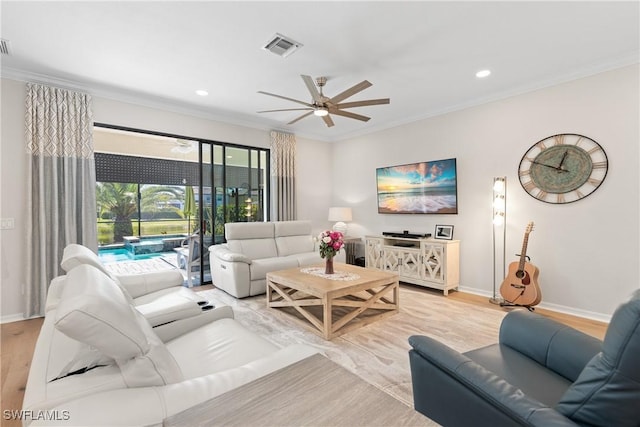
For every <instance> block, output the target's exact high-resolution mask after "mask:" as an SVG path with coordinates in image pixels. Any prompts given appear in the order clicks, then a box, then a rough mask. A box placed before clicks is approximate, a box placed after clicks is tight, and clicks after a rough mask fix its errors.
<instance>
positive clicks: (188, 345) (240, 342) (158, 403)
mask: <svg viewBox="0 0 640 427" xmlns="http://www.w3.org/2000/svg"><path fill="white" fill-rule="evenodd" d="M56 280H57V283H58V286H57V289H58V292H57V293H56V294H55V295H53V294H52V295H51V298H56V301H55V302H51V303H50V304H47V306H48V307H49V310H48V312H47V313H46V316H45V319H44V323H43V325H42V329H41V331H40V335H39V337H38V340H37V343H36V347H35V351H34V355H33V359H32V362H31V368H30V372H29V378H28V381H27V388H26V391H25V396H24V403H23V410H24V411H23V413H25V414H32V415H31V416H32V417H33V418H35V419H31V418H27V419H25V420H24V421H23V423H24V426H34V427H35V426H42V425H47V426H50V425H64V426H71V425H73V426H93V425H101V426H124V425H126V426H155V425H161V423H162V421H163V419H164V418H165V417H167V416H170V415H173V414H176V413H179V412H181V411H184V410H186V409H188V408H190V407H192V406H194V405H197V404H199V403H201V402H204V401H206V400H208V399H211V398H212V397H215V396H217V395H220V394H222V393H225V392H227V391H229V390H232V389H234V388H236V387H239V386H241V385H243V384H246V383H248V382H250V381H253V380H255V379H257V378H259V377H262V376H264V375H266V374H268V373H271V372H273V371H276V370H278V369H280V368H283V367H285V366H288V365H290V364H292V363H295V362H297V361H299V360H302V359H304V358H306V357H309V356H311V355H313V354H315V353H316V352H317V351H316V349H314V348H313V347H310V346H306V345H299V344H295V345H292V346H289V347H286V348H280V347H278V346H277V345H275V344H273V343H271V342H269V341H267V340H265V339H264V338H262V337H260V336H259V335H257V334H255V333H253V332H252V331H250V330H248V329H246V328H244V327H243V326H242V325H241V324H240V323H238V322H237V321H235V320H234V319H233V312H232V310H231V309H230V307H216V308H215V309H213V310H212V311H211V312H212V313H214V314H215V319H213V321H212V319H211V318H204V317H197V318H196V319H199V322H201V324H199V325H198V324H194V323H193V322H192V323H189V324H186V323H182V324H179V326H180V327H179V328H174V329H172V330H169V331H167V330H165V333H164V336H163V337H160V336H159V335H158V334H157V333H156V329H157V328H153V327H152V326H151V324H150V323H149V322H148V321H147V319H146V318H145V317H144V316H143V315H142V314H141V313H140V312H139V311H138V310H136V309H135V308H134V305H133V303H132V302H131V301H130V300H129V299H128V298H127V296H125V294H124V293H123V291H122V289H121V288H120V287H119V286H118V284H117V283H116V282H115V281H114V280H113V279H112V278H110V277H109V276H107V275H106V274H104V273H103V272H101V271H100V270H98V269H97V268H96V267H94V266H91V265H87V264H84V265H78V266H75V267H73V268H71V269H70V271H69V272H68V273H67V275H66V276H62V277H60V278H58V279H56ZM214 422H215V420H212V423H214Z"/></svg>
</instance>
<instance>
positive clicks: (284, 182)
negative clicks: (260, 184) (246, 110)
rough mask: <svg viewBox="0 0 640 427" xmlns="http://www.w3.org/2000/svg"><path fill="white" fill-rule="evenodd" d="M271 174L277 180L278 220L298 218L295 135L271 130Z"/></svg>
mask: <svg viewBox="0 0 640 427" xmlns="http://www.w3.org/2000/svg"><path fill="white" fill-rule="evenodd" d="M271 175H272V176H273V177H274V180H275V190H276V221H290V220H295V219H297V210H296V136H295V135H292V134H288V133H281V132H276V131H271Z"/></svg>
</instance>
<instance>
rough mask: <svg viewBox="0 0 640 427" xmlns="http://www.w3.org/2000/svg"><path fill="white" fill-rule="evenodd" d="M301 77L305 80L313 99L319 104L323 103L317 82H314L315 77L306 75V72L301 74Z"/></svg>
mask: <svg viewBox="0 0 640 427" xmlns="http://www.w3.org/2000/svg"><path fill="white" fill-rule="evenodd" d="M300 77H302V80H304V84H305V85H307V89H309V93H310V94H311V98H313V100H314V101H316V102H317V103H318V104H322V97H321V96H320V92H318V89H316V84H315V83H314V82H313V79H312V78H311V77H310V76H305V75H304V74H301V75H300Z"/></svg>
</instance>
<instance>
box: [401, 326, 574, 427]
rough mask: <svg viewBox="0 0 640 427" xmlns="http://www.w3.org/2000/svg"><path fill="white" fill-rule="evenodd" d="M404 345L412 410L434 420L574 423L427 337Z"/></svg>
mask: <svg viewBox="0 0 640 427" xmlns="http://www.w3.org/2000/svg"><path fill="white" fill-rule="evenodd" d="M409 344H411V346H412V347H413V349H412V350H410V351H409V361H410V364H411V379H412V385H413V400H414V406H415V409H416V410H417V411H419V412H421V413H423V414H424V415H426V416H427V417H429V418H431V419H433V420H434V421H436V422H437V423H439V424H443V425H474V426H496V425H540V426H548V425H550V424H548V423H547V420H549V419H553V420H554V424H553V425H558V426H563V425H567V426H575V425H576V424H575V423H573V422H572V421H571V420H569V419H567V418H565V417H564V416H562V415H561V414H559V413H557V412H556V411H555V410H553V409H552V408H549V407H547V406H546V405H544V404H542V403H540V402H539V401H537V400H535V399H532V398H530V397H527V396H526V395H525V394H524V393H523V392H522V391H521V390H520V389H518V388H516V387H514V386H513V385H511V384H509V383H508V382H506V381H505V380H503V379H502V378H500V377H498V376H497V375H496V374H494V373H493V372H491V371H489V370H487V369H485V368H483V367H482V366H480V365H479V364H477V363H475V362H473V361H472V360H471V359H469V358H468V357H466V356H464V355H463V354H460V353H458V352H457V351H455V350H452V349H451V348H449V347H447V346H446V345H444V344H442V343H440V342H438V341H436V340H434V339H432V338H429V337H425V336H412V337H410V338H409ZM461 408H464V409H463V410H461ZM536 420H540V423H539V424H538V422H537V421H536Z"/></svg>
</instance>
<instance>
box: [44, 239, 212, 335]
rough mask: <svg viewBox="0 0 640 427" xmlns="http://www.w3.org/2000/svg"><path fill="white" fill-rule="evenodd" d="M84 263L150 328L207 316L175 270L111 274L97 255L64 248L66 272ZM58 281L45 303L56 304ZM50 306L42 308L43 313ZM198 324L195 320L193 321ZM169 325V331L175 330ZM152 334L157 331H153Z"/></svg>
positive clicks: (199, 299) (73, 247)
mask: <svg viewBox="0 0 640 427" xmlns="http://www.w3.org/2000/svg"><path fill="white" fill-rule="evenodd" d="M83 264H88V265H92V266H94V267H96V268H97V269H99V270H100V271H102V272H103V273H104V274H106V275H107V276H109V277H110V278H111V279H112V280H113V281H114V282H116V284H118V286H120V288H121V289H122V291H123V293H124V295H125V297H126V298H127V300H129V302H131V303H132V304H133V305H134V306H135V307H136V309H137V310H138V311H139V312H141V313H142V314H143V315H144V316H145V317H146V318H147V320H148V321H149V323H150V324H151V326H153V327H156V326H161V325H162V326H163V328H164V325H166V324H169V323H173V322H192V321H193V320H192V319H191V320H188V319H190V318H192V317H197V316H205V317H211V316H212V314H211V313H210V311H211V309H212V305H210V304H209V303H208V301H206V299H204V298H202V297H201V296H200V295H198V294H197V293H195V292H194V291H193V290H191V289H188V288H185V287H184V286H183V283H184V278H183V277H182V273H180V271H179V270H177V269H176V270H167V271H158V272H148V273H142V274H130V275H114V274H111V273H110V272H109V270H107V268H106V267H105V266H104V265H103V264H102V262H101V261H100V258H99V257H98V255H96V253H95V252H93V251H92V250H91V249H89V248H87V247H85V246H82V245H78V244H70V245H67V246H66V247H65V248H64V252H63V254H62V261H61V262H60V266H61V267H62V269H63V270H64V271H66V272H68V271H70V270H72V269H73V268H75V267H77V266H79V265H83ZM60 281H61V279H59V278H56V279H54V280H53V281H52V283H51V286H50V287H49V294H48V297H47V304H48V305H53V306H55V304H56V303H57V300H58V298H57V296H58V294H59V293H60V291H61V290H60V289H59V287H60V284H59V282H60ZM50 308H51V307H49V306H46V308H45V312H46V311H47V310H49V309H50ZM196 322H199V321H196ZM175 327H176V325H172V326H171V328H175ZM156 331H159V329H158V330H156Z"/></svg>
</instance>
